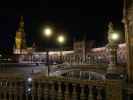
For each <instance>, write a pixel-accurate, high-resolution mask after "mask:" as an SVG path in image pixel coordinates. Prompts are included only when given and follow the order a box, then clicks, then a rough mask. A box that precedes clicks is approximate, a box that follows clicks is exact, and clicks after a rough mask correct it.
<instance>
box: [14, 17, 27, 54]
mask: <svg viewBox="0 0 133 100" xmlns="http://www.w3.org/2000/svg"><path fill="white" fill-rule="evenodd" d="M25 49H26V40H25V32H24V18H23V16H21V17H20V22H19V28H18V30H17V31H16V36H15V48H14V54H23V53H24V51H25Z"/></svg>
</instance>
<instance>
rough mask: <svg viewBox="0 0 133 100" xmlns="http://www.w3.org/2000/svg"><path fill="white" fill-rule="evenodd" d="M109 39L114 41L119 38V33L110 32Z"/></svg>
mask: <svg viewBox="0 0 133 100" xmlns="http://www.w3.org/2000/svg"><path fill="white" fill-rule="evenodd" d="M111 39H112V40H115V41H116V40H118V39H119V35H118V34H117V33H112V35H111Z"/></svg>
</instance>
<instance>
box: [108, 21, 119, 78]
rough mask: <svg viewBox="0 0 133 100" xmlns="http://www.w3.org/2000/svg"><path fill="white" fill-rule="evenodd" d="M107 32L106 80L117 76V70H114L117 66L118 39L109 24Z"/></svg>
mask: <svg viewBox="0 0 133 100" xmlns="http://www.w3.org/2000/svg"><path fill="white" fill-rule="evenodd" d="M108 27H109V31H108V41H109V43H108V44H107V50H108V53H109V66H108V68H107V76H108V78H116V74H118V70H117V68H116V65H117V48H118V40H119V38H120V36H119V34H118V33H117V32H115V31H114V29H113V24H112V23H109V26H108Z"/></svg>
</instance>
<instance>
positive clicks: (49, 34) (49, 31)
mask: <svg viewBox="0 0 133 100" xmlns="http://www.w3.org/2000/svg"><path fill="white" fill-rule="evenodd" d="M44 35H45V36H47V37H50V36H51V35H52V30H51V29H50V28H46V29H44Z"/></svg>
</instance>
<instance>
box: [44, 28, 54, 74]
mask: <svg viewBox="0 0 133 100" xmlns="http://www.w3.org/2000/svg"><path fill="white" fill-rule="evenodd" d="M52 33H53V32H52V29H51V28H48V27H47V28H45V29H44V30H43V34H44V36H46V37H47V38H50V37H51V36H52ZM46 65H47V76H49V72H50V68H49V50H48V49H47V50H46Z"/></svg>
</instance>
